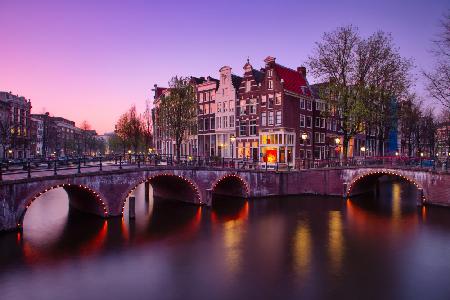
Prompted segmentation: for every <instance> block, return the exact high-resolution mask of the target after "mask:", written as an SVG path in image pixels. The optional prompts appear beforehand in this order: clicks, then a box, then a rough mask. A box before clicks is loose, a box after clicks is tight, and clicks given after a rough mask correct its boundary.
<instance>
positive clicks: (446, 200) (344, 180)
mask: <svg viewBox="0 0 450 300" xmlns="http://www.w3.org/2000/svg"><path fill="white" fill-rule="evenodd" d="M383 174H388V175H392V176H398V177H399V178H402V179H405V180H408V181H410V182H413V183H414V184H415V185H416V186H417V187H418V188H419V189H421V191H423V196H424V199H425V201H426V202H427V203H431V204H438V205H446V206H448V205H450V174H442V173H432V172H426V171H412V170H402V169H385V168H333V169H331V168H330V169H328V168H327V169H309V170H301V171H292V172H271V171H269V172H266V171H261V170H234V169H219V168H217V169H206V168H198V167H197V168H186V167H184V168H177V167H167V166H159V167H145V168H129V169H120V170H119V169H113V170H106V171H93V172H88V173H82V174H76V172H74V173H70V174H64V175H48V174H47V175H46V176H39V177H34V176H33V177H32V178H26V177H25V178H19V179H18V178H7V176H4V178H3V181H2V182H0V231H2V230H13V229H17V228H20V227H21V225H22V223H23V218H24V216H25V214H26V211H27V209H28V207H29V206H30V205H31V204H32V202H33V201H34V200H36V199H38V197H39V196H40V195H42V194H43V193H45V192H47V191H49V190H51V189H54V188H64V189H65V190H66V192H67V193H68V196H69V203H70V205H71V206H73V207H75V208H77V209H79V210H81V211H84V212H88V213H92V214H95V215H98V216H101V217H114V216H121V215H122V214H123V209H124V205H125V201H126V199H127V197H128V196H129V195H130V194H131V193H132V192H133V191H134V190H135V189H136V187H137V186H138V185H139V184H142V183H145V182H148V183H149V184H151V185H152V187H153V191H154V194H155V195H156V196H160V197H166V198H173V199H177V200H180V201H185V202H190V203H193V204H197V205H207V206H209V205H211V203H212V196H213V194H222V195H228V196H238V197H248V198H256V197H265V196H277V195H300V194H317V195H332V196H339V197H347V196H352V195H355V194H358V193H361V192H365V191H367V190H368V189H370V188H371V184H373V182H374V180H376V178H378V177H379V176H381V175H383Z"/></svg>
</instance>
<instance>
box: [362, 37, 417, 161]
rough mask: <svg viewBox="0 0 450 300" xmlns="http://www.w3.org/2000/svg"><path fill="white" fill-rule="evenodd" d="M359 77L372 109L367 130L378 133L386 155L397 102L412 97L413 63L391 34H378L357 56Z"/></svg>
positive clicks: (363, 94)
mask: <svg viewBox="0 0 450 300" xmlns="http://www.w3.org/2000/svg"><path fill="white" fill-rule="evenodd" d="M356 61H357V62H356V64H357V69H358V72H357V76H358V83H357V85H358V86H360V88H361V90H363V91H364V92H363V93H362V94H361V97H364V98H365V99H364V102H365V103H366V105H367V106H368V107H369V109H370V114H369V116H368V119H367V121H366V128H375V129H376V135H377V136H376V138H377V140H378V153H380V154H381V155H384V154H385V153H384V151H385V148H384V145H385V142H386V140H387V138H388V133H389V131H390V130H391V129H393V128H394V127H395V126H396V124H395V123H396V122H395V120H396V118H397V116H396V115H395V110H396V109H395V106H396V105H397V100H398V99H402V98H404V97H406V96H407V95H408V91H409V88H410V86H411V76H410V70H411V68H412V60H410V59H406V58H403V57H402V56H401V55H400V53H399V51H398V49H397V48H396V47H395V45H394V42H393V39H392V37H391V35H390V34H387V33H385V32H383V31H378V32H376V33H374V34H372V35H371V36H370V37H369V38H367V39H361V40H360V43H359V44H358V48H357V54H356Z"/></svg>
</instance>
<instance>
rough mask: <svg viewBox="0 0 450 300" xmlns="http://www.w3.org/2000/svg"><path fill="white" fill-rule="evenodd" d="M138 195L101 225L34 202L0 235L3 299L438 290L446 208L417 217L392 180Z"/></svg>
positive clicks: (57, 197) (443, 284) (57, 203)
mask: <svg viewBox="0 0 450 300" xmlns="http://www.w3.org/2000/svg"><path fill="white" fill-rule="evenodd" d="M144 195H145V193H144V185H141V186H139V187H138V188H137V189H136V190H135V192H134V196H135V197H136V219H135V220H130V219H129V218H128V202H127V204H126V208H125V215H124V217H123V218H120V217H119V218H112V219H108V220H104V219H101V218H98V217H96V216H89V215H86V214H80V213H77V212H76V211H73V210H70V211H69V209H68V199H67V196H66V194H65V191H64V190H63V189H56V190H52V191H50V192H48V193H46V194H44V195H43V196H41V198H39V199H37V201H35V202H34V203H33V205H32V206H31V207H30V209H29V210H28V212H27V215H26V216H25V220H24V231H23V233H11V234H6V235H2V236H0V249H2V251H1V252H0V293H2V295H6V296H7V298H5V299H27V296H28V294H27V291H29V290H30V289H31V290H33V296H34V297H35V298H37V299H50V298H64V299H80V298H94V297H96V298H108V299H123V298H124V297H131V298H149V297H153V298H156V299H186V298H188V299H189V298H196V299H205V298H208V299H210V298H217V299H230V298H236V299H249V298H261V299H275V298H277V299H288V298H292V299H297V298H302V297H303V298H345V297H347V298H360V299H363V298H384V299H402V298H421V297H422V296H423V297H425V296H426V297H427V298H430V299H431V298H439V296H442V295H445V294H446V293H450V288H449V286H448V284H447V280H446V279H447V278H448V275H449V274H450V258H449V254H448V253H450V211H449V210H447V209H442V208H435V207H428V208H419V209H418V208H417V207H416V206H415V191H414V189H412V188H411V187H410V186H407V185H404V184H402V183H399V182H394V183H389V182H381V183H380V198H379V199H374V198H373V196H372V195H365V196H362V197H358V198H355V199H353V200H341V199H337V198H327V197H306V196H298V197H284V198H271V199H256V200H249V201H247V200H238V199H217V201H215V203H214V207H213V208H212V209H211V208H207V207H197V206H194V205H190V204H184V203H180V202H174V201H169V200H162V199H153V197H152V196H151V197H150V198H149V199H148V201H145V199H144ZM426 253H431V255H426ZM31 267H32V268H33V270H34V271H33V272H29V271H28V270H29V269H30V268H31ZM61 274H64V276H62V275H61ZM118 274H120V276H119V275H118ZM54 282H57V284H53V283H54ZM417 282H420V285H418V284H417ZM380 287H383V288H380ZM69 291H71V292H69ZM28 299H29V298H28Z"/></svg>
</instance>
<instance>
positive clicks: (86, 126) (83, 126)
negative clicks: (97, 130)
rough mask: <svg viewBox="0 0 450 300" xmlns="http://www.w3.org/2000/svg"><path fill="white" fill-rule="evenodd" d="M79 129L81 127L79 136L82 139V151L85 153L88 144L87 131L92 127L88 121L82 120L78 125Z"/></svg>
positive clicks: (88, 135) (88, 136)
mask: <svg viewBox="0 0 450 300" xmlns="http://www.w3.org/2000/svg"><path fill="white" fill-rule="evenodd" d="M80 129H81V138H82V139H83V152H84V153H85V154H86V152H88V151H87V148H88V144H89V142H90V141H89V139H90V133H89V131H90V130H91V129H92V127H91V125H90V124H89V123H88V121H86V120H84V121H83V122H81V125H80Z"/></svg>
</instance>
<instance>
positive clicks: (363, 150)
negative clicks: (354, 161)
mask: <svg viewBox="0 0 450 300" xmlns="http://www.w3.org/2000/svg"><path fill="white" fill-rule="evenodd" d="M361 152H362V153H364V158H366V147H365V146H362V147H361Z"/></svg>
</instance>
